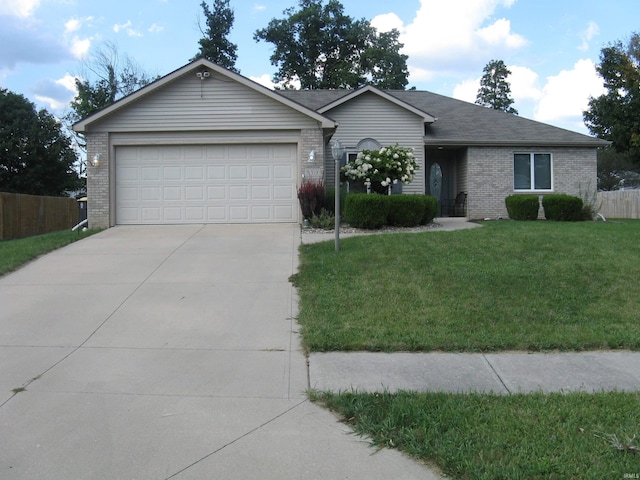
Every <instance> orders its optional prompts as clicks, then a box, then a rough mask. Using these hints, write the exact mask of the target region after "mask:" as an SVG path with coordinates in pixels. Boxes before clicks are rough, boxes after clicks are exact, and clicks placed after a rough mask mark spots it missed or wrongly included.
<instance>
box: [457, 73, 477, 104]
mask: <svg viewBox="0 0 640 480" xmlns="http://www.w3.org/2000/svg"><path fill="white" fill-rule="evenodd" d="M479 89H480V78H475V79H473V80H463V81H462V82H460V83H458V84H457V85H456V86H455V87H454V88H453V95H452V96H453V98H457V99H458V100H463V101H465V102H470V103H475V101H476V96H477V95H478V90H479Z"/></svg>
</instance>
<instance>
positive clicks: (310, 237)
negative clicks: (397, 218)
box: [301, 217, 481, 244]
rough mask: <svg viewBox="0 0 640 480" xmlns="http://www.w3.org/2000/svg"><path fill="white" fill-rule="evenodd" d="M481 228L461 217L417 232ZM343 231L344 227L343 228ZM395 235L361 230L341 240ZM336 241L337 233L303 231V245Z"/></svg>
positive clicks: (444, 219) (342, 235)
mask: <svg viewBox="0 0 640 480" xmlns="http://www.w3.org/2000/svg"><path fill="white" fill-rule="evenodd" d="M477 227H481V225H480V224H479V223H474V222H470V221H468V220H467V219H466V218H461V217H441V218H434V220H433V223H432V224H430V225H428V226H421V227H418V229H415V230H417V231H428V232H452V231H454V230H468V229H470V228H477ZM341 230H342V227H341ZM404 231H408V232H409V231H412V229H404ZM387 233H393V231H385V230H369V231H367V230H360V231H358V232H351V231H349V230H347V231H346V232H341V233H340V238H341V239H343V238H351V237H358V236H362V235H375V234H387ZM334 240H335V231H327V232H318V231H310V230H305V229H304V228H303V229H302V240H301V241H302V243H303V244H308V243H319V242H329V241H334Z"/></svg>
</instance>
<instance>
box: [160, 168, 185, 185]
mask: <svg viewBox="0 0 640 480" xmlns="http://www.w3.org/2000/svg"><path fill="white" fill-rule="evenodd" d="M162 180H164V181H167V180H169V181H174V182H177V181H180V180H182V167H178V166H175V165H172V166H167V167H164V168H163V169H162Z"/></svg>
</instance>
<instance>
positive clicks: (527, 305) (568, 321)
mask: <svg viewBox="0 0 640 480" xmlns="http://www.w3.org/2000/svg"><path fill="white" fill-rule="evenodd" d="M638 239H640V221H633V220H624V221H616V222H614V221H609V222H606V223H603V222H576V223H564V222H545V221H536V222H512V221H504V222H487V223H485V224H484V226H483V227H482V228H477V229H472V230H464V231H455V232H433V231H431V232H423V233H407V234H386V235H369V236H362V237H356V238H349V239H343V240H342V241H341V251H340V252H335V251H334V246H333V243H332V242H325V243H321V244H308V245H303V246H302V247H301V256H300V269H299V273H298V274H296V275H294V277H293V281H294V283H295V285H296V286H297V287H298V290H299V294H300V312H299V319H298V320H299V323H300V324H301V327H302V330H301V332H302V336H303V343H304V346H305V348H306V349H307V350H310V351H331V350H370V351H399V350H403V351H433V350H446V351H499V350H533V351H541V350H555V349H558V350H592V349H612V348H613V349H615V348H628V349H640V322H638V311H640V282H638V278H640V242H639V241H638Z"/></svg>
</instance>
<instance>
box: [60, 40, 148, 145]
mask: <svg viewBox="0 0 640 480" xmlns="http://www.w3.org/2000/svg"><path fill="white" fill-rule="evenodd" d="M86 69H87V70H88V71H89V72H90V74H89V76H91V77H93V79H92V80H90V79H86V78H85V79H83V80H82V79H80V78H76V89H77V90H78V94H77V95H76V97H75V98H74V99H73V101H72V102H71V105H70V106H71V112H69V113H68V114H67V115H65V117H64V120H65V121H66V122H67V123H70V124H73V123H76V122H78V121H80V120H82V119H83V118H86V117H88V116H89V115H91V114H93V113H95V112H97V111H98V110H101V109H103V108H105V107H108V106H109V105H111V104H112V103H114V102H115V101H116V100H118V99H120V98H122V97H124V96H126V95H129V94H131V93H133V92H135V91H136V90H138V89H140V88H142V87H144V86H145V85H148V84H149V83H151V81H152V80H153V78H152V77H151V76H149V75H148V74H147V73H145V72H144V70H143V69H142V68H141V67H140V66H139V65H138V64H137V63H136V62H135V61H134V60H133V59H132V58H130V57H129V56H127V55H125V56H124V58H121V56H120V54H119V52H118V47H117V46H116V45H115V44H113V43H109V42H107V43H106V44H104V45H103V46H102V47H101V48H99V49H98V50H96V51H95V52H94V53H93V54H92V57H91V59H90V60H89V62H88V63H87V65H86ZM77 141H78V144H79V145H80V147H81V148H85V147H86V142H85V140H84V136H83V135H82V134H78V135H77Z"/></svg>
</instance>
